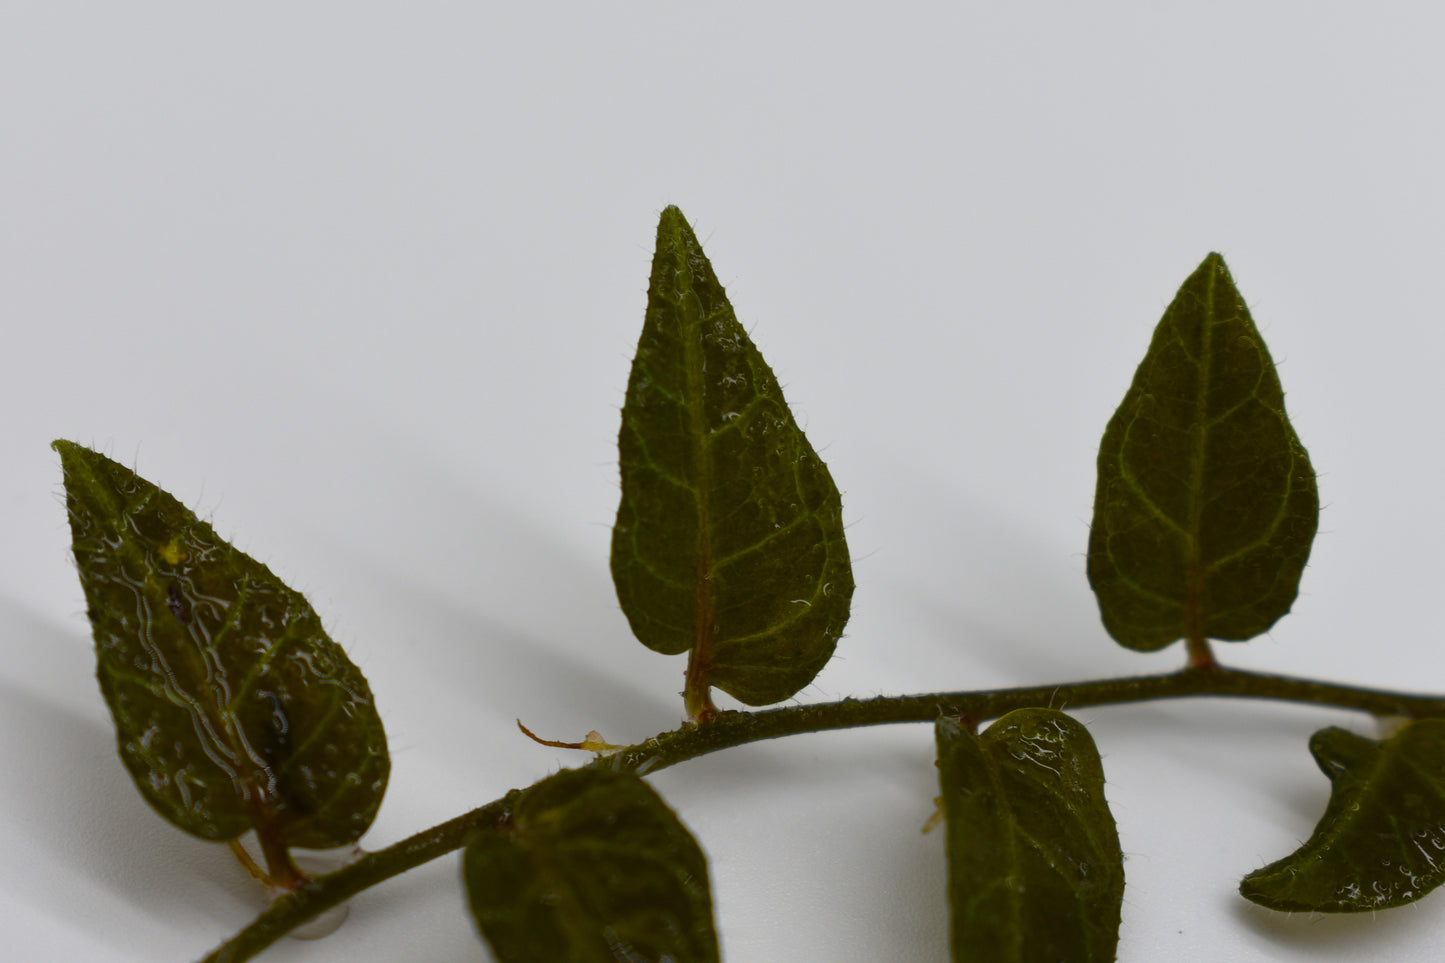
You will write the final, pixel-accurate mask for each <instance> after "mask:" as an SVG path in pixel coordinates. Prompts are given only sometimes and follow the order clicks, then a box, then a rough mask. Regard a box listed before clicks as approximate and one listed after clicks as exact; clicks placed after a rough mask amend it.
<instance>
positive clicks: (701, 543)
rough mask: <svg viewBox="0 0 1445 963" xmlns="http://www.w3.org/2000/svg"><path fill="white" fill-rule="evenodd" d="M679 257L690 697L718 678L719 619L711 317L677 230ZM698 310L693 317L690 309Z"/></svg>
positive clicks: (685, 241)
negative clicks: (710, 418) (710, 415)
mask: <svg viewBox="0 0 1445 963" xmlns="http://www.w3.org/2000/svg"><path fill="white" fill-rule="evenodd" d="M673 252H674V256H675V257H676V258H677V259H678V280H679V281H680V282H681V283H680V284H679V287H680V288H681V290H679V292H678V294H679V298H678V312H679V314H681V316H682V318H681V320H682V322H683V324H682V327H683V330H682V351H683V363H684V365H685V366H686V368H687V414H688V429H689V432H690V434H691V435H692V442H693V444H692V458H693V466H692V467H693V478H694V481H695V485H696V487H695V488H694V495H695V496H696V499H697V522H698V525H697V531H698V536H697V538H698V545H697V552H698V554H697V580H696V586H695V591H696V599H695V600H696V609H695V614H694V619H695V621H694V623H693V639H692V649H691V651H690V652H689V654H688V662H687V674H688V682H687V686H688V689H689V691H693V692H705V691H706V688H705V686H706V684H707V681H706V680H707V679H708V677H709V676H711V674H712V672H711V669H712V659H713V641H714V639H713V614H714V611H715V609H716V607H717V598H716V592H715V591H714V588H713V584H712V565H713V563H712V504H711V488H712V486H711V476H712V472H711V471H710V466H709V459H708V445H707V441H708V428H707V411H706V407H705V406H706V401H707V388H706V374H705V372H704V370H703V346H702V336H703V335H702V332H703V324H704V322H705V321H706V315H707V312H706V310H705V308H704V305H703V302H702V298H701V297H699V296H698V293H697V288H696V284H695V281H696V278H695V277H694V276H693V271H692V265H691V264H689V263H688V258H687V239H686V237H685V236H684V234H683V232H682V231H680V230H678V229H677V227H676V225H674V226H673ZM689 307H691V308H692V309H693V311H692V312H689V311H688V308H689Z"/></svg>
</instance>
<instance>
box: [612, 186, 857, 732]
mask: <svg viewBox="0 0 1445 963" xmlns="http://www.w3.org/2000/svg"><path fill="white" fill-rule="evenodd" d="M618 449H619V454H620V462H621V470H622V500H621V503H620V505H619V506H618V509H617V523H616V525H615V527H614V528H613V537H612V577H613V581H614V583H615V584H616V587H617V597H618V600H619V602H620V603H621V605H622V610H623V612H624V613H625V614H626V616H627V619H628V622H629V623H630V624H631V627H632V631H633V633H634V634H635V635H636V636H637V638H638V639H639V640H640V641H641V642H642V643H643V644H644V645H646V646H647V647H648V648H650V649H652V650H654V651H656V652H661V653H664V654H669V655H676V654H680V653H683V652H689V651H691V652H692V658H691V660H690V662H689V672H690V673H701V674H702V675H703V676H704V678H703V680H701V681H705V682H706V683H707V684H709V685H715V686H717V687H718V688H720V689H722V690H723V691H725V692H727V693H729V694H730V695H732V696H734V697H735V698H737V699H739V700H741V701H742V702H744V703H747V704H748V705H764V704H767V703H772V702H778V701H781V700H783V699H787V698H789V697H791V696H792V695H793V694H795V693H796V692H797V691H798V690H799V689H801V688H803V687H804V686H805V685H807V684H808V683H809V682H810V681H812V679H813V677H814V676H815V675H817V673H818V671H819V670H820V669H822V667H823V665H824V664H825V663H826V662H827V661H828V658H829V657H830V656H831V655H832V654H833V649H834V647H835V646H836V644H837V641H838V637H839V636H840V635H841V634H842V631H843V626H844V624H845V623H846V622H847V620H848V607H849V601H850V600H851V598H852V595H853V575H852V568H851V566H850V563H849V559H848V547H847V543H846V541H845V540H844V537H843V522H842V517H841V511H842V509H841V499H840V497H839V494H838V489H837V487H836V486H835V485H834V484H833V479H832V476H831V475H830V474H829V472H828V469H827V466H826V465H824V464H823V461H822V459H820V458H819V457H818V454H817V452H815V451H814V450H813V448H812V446H811V445H810V444H809V443H808V440H807V438H806V437H805V436H804V435H803V432H802V431H801V430H800V429H799V428H798V426H797V423H796V422H795V421H794V420H793V416H792V413H791V412H790V411H789V409H788V405H787V402H786V401H784V400H783V393H782V390H781V389H780V388H779V387H778V382H777V379H776V378H775V377H774V376H773V372H772V370H771V369H769V367H768V365H767V363H766V362H765V361H764V360H763V357H762V355H761V354H759V352H758V350H757V348H756V347H754V346H753V343H752V341H751V339H749V337H748V335H747V332H746V331H745V330H743V327H742V325H741V324H739V323H738V320H737V317H736V315H735V314H734V313H733V309H732V306H731V305H730V304H729V303H728V299H727V296H726V294H725V293H724V291H723V287H722V285H721V284H720V283H719V282H718V279H717V276H716V275H715V274H714V273H713V269H712V265H711V264H710V263H709V262H708V259H707V257H706V256H705V255H704V254H703V251H702V246H701V245H700V244H699V243H698V240H697V236H696V235H695V234H694V233H693V231H692V228H691V227H689V226H688V223H687V221H686V220H685V219H684V218H683V216H682V213H681V212H680V211H679V210H678V209H677V208H675V207H669V208H668V209H667V210H665V211H664V212H663V213H662V218H661V222H660V223H659V225H658V232H657V250H656V253H655V255H654V257H653V262H652V279H651V283H650V285H649V287H648V294H647V314H646V317H645V319H644V321H643V329H642V336H641V339H640V340H639V342H638V346H637V354H636V356H635V359H634V361H633V365H632V374H631V377H630V379H629V381H628V385H627V400H626V403H625V405H624V406H623V410H622V430H621V433H620V434H619V436H618ZM699 684H700V682H699V680H694V679H690V680H689V687H690V688H691V687H693V686H696V685H699Z"/></svg>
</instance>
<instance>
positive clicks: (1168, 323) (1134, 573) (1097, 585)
mask: <svg viewBox="0 0 1445 963" xmlns="http://www.w3.org/2000/svg"><path fill="white" fill-rule="evenodd" d="M1318 519H1319V495H1318V493H1317V491H1316V488H1315V476H1314V469H1313V468H1312V467H1311V466H1310V461H1309V456H1308V455H1307V454H1306V452H1305V449H1304V446H1303V445H1302V444H1300V440H1299V438H1298V436H1296V434H1295V432H1294V428H1293V427H1292V426H1291V425H1290V422H1289V418H1288V417H1287V416H1286V414H1285V409H1284V394H1283V391H1282V389H1281V387H1280V383H1279V377H1278V375H1277V374H1276V373H1275V367H1274V361H1273V360H1272V359H1271V358H1270V355H1269V351H1268V350H1267V349H1266V347H1265V344H1264V339H1263V337H1261V335H1260V333H1259V330H1258V329H1257V328H1256V327H1255V325H1254V321H1253V320H1252V319H1251V318H1250V315H1249V310H1248V308H1246V307H1245V304H1244V300H1243V298H1241V297H1240V295H1239V291H1238V290H1237V289H1236V288H1235V286H1234V281H1233V279H1232V278H1231V277H1230V274H1229V269H1228V268H1227V267H1226V266H1225V263H1224V259H1223V258H1222V257H1220V256H1219V255H1218V254H1210V255H1209V256H1208V257H1206V258H1205V259H1204V261H1203V263H1202V264H1200V266H1199V267H1198V269H1196V270H1195V272H1194V273H1193V274H1192V275H1190V277H1189V278H1188V280H1186V281H1185V282H1184V284H1183V286H1181V287H1180V289H1179V293H1178V295H1176V297H1175V298H1174V301H1173V302H1172V303H1171V304H1170V305H1169V308H1168V309H1167V310H1166V311H1165V312H1164V316H1163V318H1162V319H1161V320H1160V322H1159V325H1158V327H1157V328H1156V329H1155V332H1154V337H1153V340H1152V342H1151V343H1150V345H1149V350H1148V353H1147V354H1146V355H1145V356H1144V360H1143V361H1142V362H1141V363H1140V365H1139V368H1138V370H1137V371H1136V372H1135V375H1134V381H1133V384H1132V385H1131V386H1130V387H1129V390H1128V392H1127V393H1126V394H1125V396H1124V400H1123V402H1122V403H1121V404H1120V405H1119V408H1118V410H1117V411H1116V412H1115V413H1114V416H1113V417H1112V418H1111V419H1110V421H1109V425H1108V428H1107V429H1106V430H1105V432H1104V438H1103V441H1102V442H1101V443H1100V446H1099V459H1098V485H1097V488H1096V490H1095V497H1094V518H1093V525H1092V528H1091V530H1090V536H1089V561H1088V571H1089V582H1090V584H1091V585H1092V586H1093V589H1094V592H1095V595H1096V596H1097V598H1098V602H1099V611H1100V614H1101V616H1102V617H1103V621H1104V626H1105V628H1107V629H1108V631H1109V633H1110V634H1111V635H1112V636H1113V637H1114V638H1115V639H1116V640H1117V641H1118V642H1119V643H1120V644H1122V645H1125V646H1127V647H1129V648H1132V649H1139V650H1145V651H1151V650H1154V649H1160V648H1163V647H1164V646H1166V645H1168V644H1170V643H1171V642H1174V641H1175V640H1177V639H1180V638H1185V639H1189V640H1191V641H1192V642H1197V643H1198V644H1201V645H1202V644H1203V642H1204V640H1205V639H1221V640H1227V641H1240V640H1244V639H1250V638H1253V637H1254V636H1256V635H1259V634H1260V633H1262V632H1265V631H1266V630H1268V629H1269V627H1270V626H1271V625H1273V624H1274V623H1275V621H1276V620H1278V619H1279V618H1280V616H1282V615H1284V614H1285V613H1286V612H1288V611H1289V609H1290V607H1291V605H1292V604H1293V603H1294V599H1295V596H1296V594H1297V593H1298V590H1299V579H1300V575H1301V573H1302V572H1303V570H1304V566H1305V563H1306V561H1307V560H1308V558H1309V552H1310V545H1311V543H1312V542H1313V540H1314V534H1315V528H1316V525H1317V523H1318Z"/></svg>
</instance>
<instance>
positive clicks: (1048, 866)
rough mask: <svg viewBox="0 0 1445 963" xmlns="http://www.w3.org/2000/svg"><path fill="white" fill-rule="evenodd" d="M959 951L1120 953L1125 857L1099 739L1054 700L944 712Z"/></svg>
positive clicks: (1081, 958) (1051, 955)
mask: <svg viewBox="0 0 1445 963" xmlns="http://www.w3.org/2000/svg"><path fill="white" fill-rule="evenodd" d="M936 735H937V739H938V774H939V782H940V783H941V784H942V786H943V813H944V818H945V820H946V821H947V825H948V901H949V905H950V907H951V908H952V913H953V939H952V944H953V958H954V959H955V960H958V961H966V960H977V961H980V963H1026V961H1027V963H1031V961H1034V960H1069V961H1070V963H1091V961H1108V960H1113V959H1114V952H1115V948H1116V947H1117V946H1118V942H1119V916H1120V907H1121V906H1122V904H1123V900H1124V857H1123V854H1122V852H1121V851H1120V849H1119V835H1118V833H1117V831H1116V830H1115V828H1114V817H1113V816H1112V815H1111V814H1110V813H1109V807H1108V804H1107V803H1106V802H1105V801H1104V770H1103V767H1102V766H1101V765H1100V763H1099V753H1098V750H1096V749H1095V748H1094V740H1093V739H1092V738H1091V737H1090V736H1089V733H1088V730H1086V729H1085V728H1084V727H1083V726H1082V725H1080V724H1079V723H1078V722H1075V721H1074V720H1073V719H1071V718H1070V717H1069V716H1067V715H1065V714H1064V713H1062V712H1059V711H1057V710H1054V709H1019V710H1016V711H1014V712H1010V713H1009V714H1008V715H1006V716H1004V717H1003V718H1001V719H999V720H998V721H997V722H995V723H994V724H993V725H992V726H990V727H989V728H988V730H987V731H986V732H984V734H983V735H982V736H978V735H975V734H974V732H973V731H972V729H971V728H969V727H968V726H966V725H963V724H962V723H960V722H958V721H957V720H954V719H949V718H943V719H939V720H938V722H937V725H936Z"/></svg>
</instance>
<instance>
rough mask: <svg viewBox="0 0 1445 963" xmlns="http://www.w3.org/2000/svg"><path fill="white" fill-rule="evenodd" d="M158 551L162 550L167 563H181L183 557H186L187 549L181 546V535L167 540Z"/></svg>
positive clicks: (162, 556) (162, 555) (161, 552)
mask: <svg viewBox="0 0 1445 963" xmlns="http://www.w3.org/2000/svg"><path fill="white" fill-rule="evenodd" d="M157 551H159V552H160V554H161V558H163V559H165V560H166V562H167V564H170V565H179V564H180V563H181V559H183V558H185V557H186V550H185V549H183V548H181V537H180V536H179V535H177V536H176V537H175V538H172V539H171V540H170V541H169V542H166V543H165V544H164V545H162V546H161V547H160V548H159V549H158V550H157Z"/></svg>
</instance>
